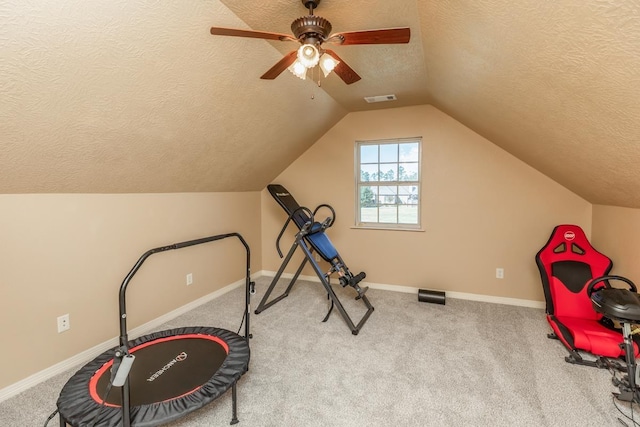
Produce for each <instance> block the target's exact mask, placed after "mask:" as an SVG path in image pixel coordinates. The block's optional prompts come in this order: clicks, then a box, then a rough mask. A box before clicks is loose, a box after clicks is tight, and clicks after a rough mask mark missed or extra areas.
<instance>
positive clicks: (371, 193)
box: [357, 139, 421, 226]
mask: <svg viewBox="0 0 640 427" xmlns="http://www.w3.org/2000/svg"><path fill="white" fill-rule="evenodd" d="M420 142H421V141H420V140H419V139H413V140H402V141H398V140H394V141H375V142H371V141H369V142H359V143H358V146H357V154H358V165H357V167H358V169H359V172H358V194H359V196H360V197H359V200H358V222H359V223H360V224H371V223H374V224H399V225H410V226H418V225H419V218H420V215H419V212H420Z"/></svg>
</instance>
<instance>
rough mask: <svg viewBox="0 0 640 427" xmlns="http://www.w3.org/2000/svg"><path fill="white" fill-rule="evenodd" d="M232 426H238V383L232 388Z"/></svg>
mask: <svg viewBox="0 0 640 427" xmlns="http://www.w3.org/2000/svg"><path fill="white" fill-rule="evenodd" d="M231 407H232V409H231V412H232V417H231V423H230V424H231V425H234V424H238V422H239V420H238V402H237V393H236V383H233V386H232V387H231Z"/></svg>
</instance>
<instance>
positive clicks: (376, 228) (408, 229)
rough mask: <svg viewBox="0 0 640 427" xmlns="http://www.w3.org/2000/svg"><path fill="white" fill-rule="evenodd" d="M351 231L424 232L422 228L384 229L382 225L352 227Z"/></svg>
mask: <svg viewBox="0 0 640 427" xmlns="http://www.w3.org/2000/svg"><path fill="white" fill-rule="evenodd" d="M349 228H351V229H353V230H382V231H418V232H421V233H422V232H425V231H426V230H425V229H424V228H407V227H385V226H383V225H352V226H351V227H349Z"/></svg>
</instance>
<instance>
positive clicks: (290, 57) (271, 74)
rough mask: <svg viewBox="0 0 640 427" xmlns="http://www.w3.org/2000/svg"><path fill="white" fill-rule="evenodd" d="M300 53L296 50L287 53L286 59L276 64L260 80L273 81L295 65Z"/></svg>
mask: <svg viewBox="0 0 640 427" xmlns="http://www.w3.org/2000/svg"><path fill="white" fill-rule="evenodd" d="M297 54H298V51H296V50H294V51H291V52H289V53H287V54H286V55H285V56H284V58H282V59H281V60H280V61H278V62H277V63H276V65H274V66H273V67H271V68H270V69H269V71H267V72H266V73H264V74H263V75H262V76H261V77H260V78H261V79H264V80H273V79H275V78H276V77H278V76H279V75H280V73H282V72H283V71H284V70H286V69H287V68H288V67H289V65H291V64H293V63H294V62H295V60H296V58H297Z"/></svg>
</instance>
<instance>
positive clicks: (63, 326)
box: [58, 314, 71, 333]
mask: <svg viewBox="0 0 640 427" xmlns="http://www.w3.org/2000/svg"><path fill="white" fill-rule="evenodd" d="M69 329H71V322H70V321H69V314H63V315H62V316H59V317H58V333H61V332H64V331H68V330H69Z"/></svg>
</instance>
